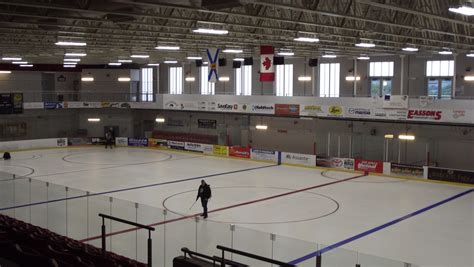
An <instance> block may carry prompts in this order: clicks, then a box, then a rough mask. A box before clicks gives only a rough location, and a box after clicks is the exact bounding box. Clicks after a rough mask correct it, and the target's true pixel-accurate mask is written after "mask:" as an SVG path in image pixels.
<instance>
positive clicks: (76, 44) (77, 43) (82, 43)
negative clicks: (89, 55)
mask: <svg viewBox="0 0 474 267" xmlns="http://www.w3.org/2000/svg"><path fill="white" fill-rule="evenodd" d="M55 45H59V46H86V45H87V43H84V42H65V41H59V42H56V43H55Z"/></svg>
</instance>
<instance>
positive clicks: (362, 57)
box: [357, 55, 370, 60]
mask: <svg viewBox="0 0 474 267" xmlns="http://www.w3.org/2000/svg"><path fill="white" fill-rule="evenodd" d="M357 59H358V60H369V59H370V57H369V56H365V55H361V56H360V57H358V58H357Z"/></svg>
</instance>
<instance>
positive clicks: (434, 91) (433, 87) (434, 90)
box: [428, 79, 439, 97]
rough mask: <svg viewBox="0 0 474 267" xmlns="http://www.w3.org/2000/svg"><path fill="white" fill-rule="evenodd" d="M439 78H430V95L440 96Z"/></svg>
mask: <svg viewBox="0 0 474 267" xmlns="http://www.w3.org/2000/svg"><path fill="white" fill-rule="evenodd" d="M438 83H439V82H438V79H429V80H428V96H434V97H438Z"/></svg>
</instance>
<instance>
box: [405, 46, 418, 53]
mask: <svg viewBox="0 0 474 267" xmlns="http://www.w3.org/2000/svg"><path fill="white" fill-rule="evenodd" d="M402 50H403V51H405V52H418V48H416V47H409V46H407V47H404V48H402Z"/></svg>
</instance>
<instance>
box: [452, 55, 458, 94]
mask: <svg viewBox="0 0 474 267" xmlns="http://www.w3.org/2000/svg"><path fill="white" fill-rule="evenodd" d="M457 56H458V54H453V60H454V66H453V84H452V85H453V89H452V90H451V98H453V99H454V98H456V75H457V68H456V63H457V60H456V59H457Z"/></svg>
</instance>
